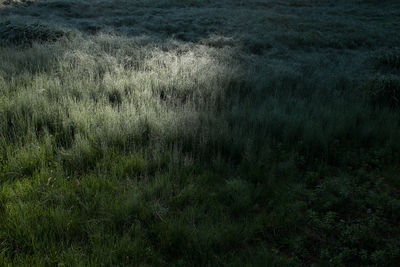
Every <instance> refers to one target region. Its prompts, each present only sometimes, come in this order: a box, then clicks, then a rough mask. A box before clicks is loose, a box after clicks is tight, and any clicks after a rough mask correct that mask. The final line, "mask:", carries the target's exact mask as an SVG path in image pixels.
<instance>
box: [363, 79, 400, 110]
mask: <svg viewBox="0 0 400 267" xmlns="http://www.w3.org/2000/svg"><path fill="white" fill-rule="evenodd" d="M365 88H366V90H367V92H368V94H369V96H370V98H371V102H372V104H373V105H374V106H378V107H389V108H398V107H399V106H400V78H399V77H397V76H395V75H384V76H378V77H376V78H374V79H371V80H370V81H369V82H368V83H367V84H366V85H365Z"/></svg>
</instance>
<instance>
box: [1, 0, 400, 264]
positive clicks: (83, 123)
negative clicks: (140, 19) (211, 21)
mask: <svg viewBox="0 0 400 267" xmlns="http://www.w3.org/2000/svg"><path fill="white" fill-rule="evenodd" d="M141 2H143V3H145V2H146V1H141ZM167 2H168V4H165V3H167ZM170 2H174V3H177V5H178V4H179V5H181V4H182V5H183V6H185V7H186V6H188V5H189V6H192V7H193V8H194V7H196V8H199V7H201V6H203V7H204V6H207V5H210V7H212V8H216V5H217V6H218V3H217V2H215V3H214V2H212V3H209V4H208V3H203V2H201V3H200V2H199V1H158V2H157V5H161V6H162V7H166V6H169V7H170V8H176V6H175V4H174V5H173V4H171V3H170ZM210 2H211V1H210ZM228 2H229V1H227V2H226V3H225V2H221V3H222V4H227V3H228ZM289 2H290V3H289ZM289 2H287V3H286V2H285V1H281V4H282V5H287V6H288V10H289V11H287V12H289V13H293V14H291V16H286V17H285V16H281V15H279V10H280V9H279V7H277V6H276V5H277V4H276V3H275V4H273V6H272V7H271V8H272V9H271V10H270V11H268V12H269V13H268V16H267V18H265V17H262V16H261V15H260V14H259V12H258V11H257V10H256V11H254V12H255V13H251V12H253V11H250V10H251V9H250V10H249V9H248V7H252V6H256V5H259V8H260V7H264V5H261V4H260V3H258V4H257V3H253V2H249V3H239V5H238V6H237V7H238V8H240V10H241V12H242V13H241V14H242V15H241V16H244V15H243V14H256V15H257V16H261V17H253V18H252V19H255V18H260V21H261V22H260V23H268V24H267V26H268V27H273V26H274V25H275V26H276V27H278V28H281V27H283V28H284V27H289V28H290V29H291V31H289V32H286V33H285V32H279V31H275V32H274V33H273V35H271V36H267V35H265V34H261V33H259V32H257V31H258V30H259V29H260V28H259V27H261V26H260V25H261V24H257V26H256V27H255V28H256V29H255V30H254V31H255V32H251V31H250V32H244V33H243V32H241V30H240V27H238V28H235V29H236V30H237V31H238V33H237V34H236V35H235V34H232V35H231V36H224V35H223V34H220V35H218V34H216V33H215V34H212V35H210V36H209V37H206V38H202V37H201V36H197V37H196V38H195V40H197V39H198V41H195V42H187V41H183V39H182V38H174V37H173V36H172V37H170V38H162V37H163V34H162V33H157V34H154V36H146V35H143V36H130V35H129V34H127V35H124V34H117V33H118V31H115V32H116V33H110V32H108V33H107V32H103V33H97V34H83V33H82V32H80V31H78V30H77V29H68V30H66V29H65V28H62V27H61V26H60V29H58V28H57V27H58V26H57V25H55V26H54V29H53V28H51V27H47V26H46V27H45V26H43V27H42V26H37V27H36V26H32V25H30V26H27V27H24V26H23V25H24V24H21V21H23V19H21V18H18V22H17V23H16V25H17V26H15V27H14V26H10V25H14V24H13V22H7V23H3V24H0V30H1V29H5V30H3V31H0V36H2V35H1V34H3V36H9V35H10V34H11V31H10V28H12V29H14V28H16V29H19V31H17V35H16V36H17V37H18V38H17V37H15V38H14V37H13V38H8V39H7V42H5V43H1V44H0V251H1V252H0V261H1V262H3V263H4V264H5V265H7V264H9V265H55V264H57V265H59V266H70V265H93V266H98V265H101V264H103V265H106V266H109V265H142V264H143V265H185V266H187V265H238V266H239V265H243V264H249V265H256V266H258V265H271V266H274V265H277V266H282V265H290V266H293V265H301V264H305V265H307V264H311V263H315V264H320V265H332V266H338V265H351V264H361V265H363V264H372V265H386V266H394V264H395V263H396V262H397V260H398V259H399V247H400V246H399V242H398V240H399V239H398V237H399V229H398V226H397V225H396V221H397V220H398V215H397V214H399V213H398V211H399V200H398V188H399V179H398V178H399V177H398V174H397V173H398V166H399V156H400V154H399V152H400V145H399V143H398V140H400V127H399V123H398V122H399V121H400V113H399V110H398V105H397V102H396V99H397V98H396V97H397V92H398V91H399V88H398V83H396V81H397V80H398V74H399V73H398V64H397V58H398V55H397V53H398V51H397V49H396V48H393V47H391V45H392V44H394V43H396V42H397V41H398V40H397V39H396V37H393V36H390V38H389V35H390V33H391V32H392V29H391V28H387V30H383V31H382V32H381V33H379V34H378V33H375V35H374V36H378V37H379V36H388V40H389V41H388V43H387V46H385V47H386V50H385V51H384V52H382V44H381V42H380V40H383V39H374V38H372V37H371V36H370V35H369V34H366V33H365V32H362V31H360V32H357V34H354V35H347V36H345V35H343V36H342V37H344V39H337V37H338V36H339V35H340V34H339V33H338V34H333V33H332V32H331V30H332V29H331V27H337V25H338V24H334V25H333V26H332V25H331V24H329V23H328V22H326V21H323V19H324V17H323V16H316V14H314V17H312V20H313V21H319V22H320V23H321V24H320V26H319V27H320V30H321V32H322V33H323V34H322V35H321V36H320V37H321V38H320V37H317V36H316V35H315V32H313V29H312V28H307V29H309V30H310V31H311V32H306V33H305V32H302V31H301V30H300V29H299V28H298V26H296V25H298V24H296V23H297V22H298V20H299V17H298V16H297V15H296V12H300V13H301V12H304V10H303V9H304V8H307V7H308V6H309V3H306V2H307V1H295V2H296V3H294V2H293V1H289ZM55 3H56V4H57V3H58V2H55ZM107 3H108V2H107V1H103V2H102V4H107ZM146 3H147V4H148V3H149V2H146ZM40 4H41V2H39V3H38V5H35V4H32V6H33V7H32V9H27V10H26V11H24V10H22V11H18V12H22V14H23V12H27V14H30V13H29V12H33V11H34V10H35V8H40ZM58 4H60V5H61V4H65V5H66V6H69V5H70V4H69V3H66V2H65V3H64V2H59V3H58ZM164 4H165V6H164ZM229 4H232V5H236V2H229ZM51 5H52V4H51V3H50V2H43V3H42V6H43V7H44V8H45V9H46V8H50V7H51ZM124 5H127V6H129V7H132V6H137V7H141V4H140V3H139V2H138V1H135V3H130V2H129V3H128V2H125V4H124ZM271 5H272V4H271ZM318 5H319V6H318V8H321V9H323V10H331V11H332V14H336V13H335V12H337V11H338V10H342V9H343V8H344V7H343V6H344V4H341V5H338V6H337V7H331V9H329V7H327V6H325V4H323V3H319V4H318ZM358 5H359V7H360V10H364V11H365V12H366V14H367V15H365V16H366V17H368V14H370V13H371V12H372V11H371V9H370V8H371V7H370V6H368V5H367V4H358ZM149 7H154V6H153V5H150V6H149ZM8 8H10V7H8ZM60 8H66V7H62V6H60ZM91 8H92V7H91ZM264 8H265V7H264ZM5 10H6V9H5ZM31 10H32V11H31ZM46 10H47V9H46ZM116 10H118V9H116ZM157 10H158V9H157ZM157 10H156V9H155V11H157ZM185 10H186V9H185ZM353 11H354V10H353ZM353 11H351V12H353ZM384 11H385V12H389V11H388V10H387V9H384ZM1 12H3V11H1ZM4 12H8V11H4ZM15 12H17V11H15ZM107 12H108V11H107ZM107 12H106V11H105V14H107ZM121 12H122V11H121ZM246 12H249V13H246ZM274 12H275V13H274ZM354 12H355V11H354ZM389 13H390V12H389ZM271 14H275V15H274V16H271ZM332 14H331V15H332ZM332 16H333V17H329V19H331V20H335V19H336V17H334V15H332ZM10 18H11V19H16V18H13V17H12V16H11V17H10ZM89 18H90V17H89ZM389 18H390V19H392V17H389ZM249 19H250V18H249ZM77 20H78V18H77ZM99 21H100V22H99V23H100V24H101V23H102V22H101V20H100V19H99ZM303 23H304V24H303V26H307V25H308V26H310V25H311V24H310V23H311V22H310V21H308V20H305V21H303ZM343 23H344V24H345V25H346V26H347V27H349V29H347V30H349V31H351V30H350V28H352V27H353V26H354V25H356V24H355V23H356V22H354V21H353V24H351V23H350V24H346V23H345V22H343ZM359 23H360V25H362V27H363V29H365V30H366V32H367V33H372V32H374V30H375V29H376V28H377V27H378V26H376V25H370V24H365V22H361V21H359ZM21 25H22V26H21ZM34 25H36V24H34ZM335 25H336V26H335ZM1 27H3V28H1ZM223 27H224V26H221V28H223ZM229 27H230V26H229ZM229 27H228V28H229ZM310 27H311V26H310ZM314 27H318V26H314ZM20 29H22V30H20ZM38 30H40V31H45V30H47V31H49V34H42V35H40V36H42V37H43V36H44V37H43V38H42V39H40V38H39V39H37V38H36V36H37V35H35V33H37V31H38ZM26 31H28V32H31V33H32V32H33V34H25V32H26ZM63 31H66V32H68V34H61V33H62V32H63ZM54 32H55V33H60V34H57V35H56V36H55V37H54V38H53V37H51V38H47V37H46V36H54V35H52V33H54ZM158 34H159V35H158ZM340 36H341V35H340ZM363 36H368V38H367V40H364V41H365V42H359V41H360V40H361V39H363ZM45 37H46V38H45ZM175 37H176V36H175ZM372 47H378V48H379V49H377V50H376V52H371V50H370V49H371V48H372ZM367 63H368V67H366V64H367ZM376 77H378V78H376ZM393 81H394V82H393Z"/></svg>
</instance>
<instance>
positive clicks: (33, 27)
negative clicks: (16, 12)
mask: <svg viewBox="0 0 400 267" xmlns="http://www.w3.org/2000/svg"><path fill="white" fill-rule="evenodd" d="M67 35H68V32H66V31H62V30H59V29H55V28H51V27H49V26H46V25H42V24H39V23H32V24H23V23H13V22H11V21H7V22H2V23H0V38H1V40H2V45H25V46H26V45H32V44H33V43H34V42H38V43H43V42H54V41H56V40H58V39H60V38H62V37H64V36H67Z"/></svg>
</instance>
